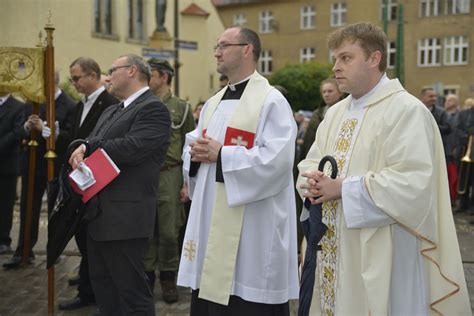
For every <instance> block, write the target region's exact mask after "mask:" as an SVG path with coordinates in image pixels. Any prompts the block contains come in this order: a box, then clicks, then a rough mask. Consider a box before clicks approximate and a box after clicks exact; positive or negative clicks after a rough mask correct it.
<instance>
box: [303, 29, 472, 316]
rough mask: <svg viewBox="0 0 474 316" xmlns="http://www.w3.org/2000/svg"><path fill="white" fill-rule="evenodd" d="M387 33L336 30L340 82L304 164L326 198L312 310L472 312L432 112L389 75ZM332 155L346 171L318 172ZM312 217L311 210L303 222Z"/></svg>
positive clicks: (416, 314) (307, 177) (318, 194)
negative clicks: (337, 95)
mask: <svg viewBox="0 0 474 316" xmlns="http://www.w3.org/2000/svg"><path fill="white" fill-rule="evenodd" d="M386 47H387V38H386V35H385V34H384V33H383V31H382V30H381V29H380V28H379V27H377V26H375V25H372V24H370V23H357V24H353V25H348V26H346V27H343V28H341V29H338V30H337V31H335V32H334V33H332V34H331V35H330V36H329V48H330V50H331V51H332V53H333V54H334V57H335V64H334V67H333V71H334V74H335V77H336V80H337V82H338V83H339V88H340V89H341V91H343V92H347V93H350V95H349V96H348V97H347V98H345V99H344V100H342V101H340V102H339V103H336V104H335V105H334V106H332V107H331V108H330V109H329V110H328V112H327V114H326V116H325V118H324V120H323V122H322V123H321V125H320V126H319V128H318V130H317V132H316V140H315V142H314V144H313V146H312V147H311V150H310V152H309V153H308V156H307V157H306V159H305V160H303V161H302V162H301V163H300V164H299V165H298V167H299V170H300V176H299V178H298V183H297V188H298V189H299V191H300V193H301V195H302V197H303V198H309V199H310V201H311V202H312V203H313V204H315V203H321V202H322V203H323V206H322V215H323V222H324V223H325V224H326V225H327V226H328V230H327V232H326V234H325V236H324V237H323V239H322V240H321V243H320V246H321V251H319V252H318V260H317V270H316V284H315V286H314V293H313V300H312V305H311V311H310V314H311V315H351V316H358V315H364V316H368V315H371V316H377V315H391V316H395V315H397V316H405V315H410V316H421V315H423V316H426V315H449V316H452V315H460V316H461V315H471V309H470V303H469V297H468V294H467V288H466V282H465V278H464V272H463V267H462V262H461V256H460V251H459V245H458V241H457V238H456V231H455V226H454V222H453V216H452V212H451V204H450V201H449V189H448V181H447V175H446V163H445V159H444V151H443V144H442V141H441V136H440V133H439V129H438V126H437V124H436V122H435V121H434V119H433V117H432V115H431V113H430V112H429V111H428V110H427V109H426V107H425V106H424V105H423V104H422V103H421V102H420V101H419V100H418V99H416V98H415V97H414V96H412V95H410V94H409V93H408V92H407V91H406V90H405V89H404V88H403V87H402V85H401V84H400V82H399V81H398V80H397V79H392V80H390V79H389V78H387V76H386V74H385V70H386V66H387V53H386ZM325 155H331V156H333V157H334V158H335V159H336V161H337V164H338V170H339V175H338V177H337V178H336V179H335V180H333V179H331V178H330V177H329V176H327V175H326V173H323V172H319V171H317V167H318V163H319V161H320V159H321V158H322V157H323V156H325ZM307 216H308V212H303V214H302V220H304V218H305V217H307Z"/></svg>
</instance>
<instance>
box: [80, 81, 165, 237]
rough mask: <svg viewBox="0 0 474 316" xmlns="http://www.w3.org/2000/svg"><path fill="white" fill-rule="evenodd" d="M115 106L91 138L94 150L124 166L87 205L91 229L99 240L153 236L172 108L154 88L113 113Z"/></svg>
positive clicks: (101, 119) (98, 125)
mask: <svg viewBox="0 0 474 316" xmlns="http://www.w3.org/2000/svg"><path fill="white" fill-rule="evenodd" d="M117 108H118V106H112V107H110V108H108V109H107V110H105V111H104V113H103V114H102V116H101V117H100V119H99V121H98V122H97V125H96V127H95V128H94V130H93V131H92V133H91V137H90V138H88V143H89V145H90V149H91V152H93V151H95V150H96V149H98V148H103V149H104V150H105V151H106V152H107V154H108V155H109V156H110V158H111V159H112V160H113V161H114V162H115V163H116V164H117V166H118V168H119V169H120V175H119V176H118V177H117V178H116V179H115V180H114V181H113V182H111V183H110V184H109V185H108V186H106V187H105V188H104V189H103V190H102V191H101V192H99V194H98V195H96V196H95V197H94V198H92V199H91V200H90V201H89V202H88V204H87V213H88V215H89V216H88V217H89V218H90V217H91V216H90V215H91V214H95V217H94V218H93V219H91V221H90V222H89V225H88V232H89V234H90V236H91V237H92V239H94V240H96V241H110V240H124V239H134V238H147V237H151V236H152V235H153V231H154V226H155V216H156V211H157V210H156V207H157V203H156V192H157V189H158V181H159V171H160V167H161V165H162V164H163V161H164V157H165V155H166V150H167V148H168V145H169V139H170V133H171V127H170V126H171V119H170V114H169V112H168V109H167V108H166V106H165V105H163V103H161V102H160V101H159V100H158V99H157V98H156V97H155V96H154V95H153V94H152V93H151V92H150V90H148V91H146V92H144V93H143V94H142V95H140V96H139V97H138V98H137V99H136V100H135V101H134V102H132V103H131V104H130V105H129V106H127V107H126V108H125V109H123V110H121V111H120V112H119V113H118V114H115V115H114V112H115V111H116V110H117ZM112 115H113V118H112V119H110V117H111V116H112ZM104 122H105V124H104ZM102 125H104V126H102Z"/></svg>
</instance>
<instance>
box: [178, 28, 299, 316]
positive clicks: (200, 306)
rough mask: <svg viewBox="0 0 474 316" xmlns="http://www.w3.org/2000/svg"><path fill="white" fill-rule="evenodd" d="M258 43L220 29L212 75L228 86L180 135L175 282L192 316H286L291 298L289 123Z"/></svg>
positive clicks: (243, 31) (292, 134) (294, 278)
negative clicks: (181, 199) (184, 195)
mask: <svg viewBox="0 0 474 316" xmlns="http://www.w3.org/2000/svg"><path fill="white" fill-rule="evenodd" d="M259 55H260V39H259V38H258V35H257V34H256V33H255V32H254V31H252V30H250V29H247V28H243V27H232V28H229V29H227V30H225V31H224V33H223V34H222V35H221V36H220V38H219V40H218V43H217V45H216V47H215V54H214V56H215V57H216V59H217V71H218V72H219V73H221V74H223V75H226V76H227V77H228V78H229V83H228V85H227V86H225V87H224V88H223V89H222V90H221V91H219V92H218V93H216V94H215V95H214V96H213V97H211V98H210V99H209V100H208V101H207V102H206V104H205V105H204V108H203V109H202V112H201V115H200V119H199V124H198V126H197V128H196V129H195V130H194V131H193V132H191V133H188V134H187V135H186V144H187V146H186V147H185V149H184V154H183V161H184V163H183V169H184V173H185V175H186V178H187V179H186V180H187V181H186V182H187V183H188V185H189V192H190V197H191V200H192V201H193V202H192V203H191V211H190V215H189V220H188V223H187V227H186V234H185V238H184V244H183V250H182V256H181V263H180V267H179V271H178V285H181V286H187V287H191V288H192V289H193V292H192V301H191V315H222V316H224V315H259V316H265V315H272V316H273V315H289V304H288V300H290V299H296V298H297V297H298V288H299V285H298V268H297V250H296V212H295V194H294V191H293V175H292V167H293V159H294V152H295V145H294V144H295V138H296V124H295V121H294V119H293V112H292V110H291V108H290V106H289V104H288V102H287V101H286V99H285V98H284V97H283V95H282V94H281V93H280V92H279V91H278V90H277V89H275V88H274V87H272V86H271V85H270V84H269V83H268V81H267V79H265V78H264V77H262V76H261V75H260V74H259V73H258V72H257V71H256V68H257V62H258V57H259Z"/></svg>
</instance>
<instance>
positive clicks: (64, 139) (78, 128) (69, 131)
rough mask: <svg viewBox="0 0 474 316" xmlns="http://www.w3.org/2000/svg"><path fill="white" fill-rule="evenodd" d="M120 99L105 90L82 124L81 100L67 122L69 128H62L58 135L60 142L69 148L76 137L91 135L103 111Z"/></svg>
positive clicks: (82, 108) (83, 137) (82, 105)
mask: <svg viewBox="0 0 474 316" xmlns="http://www.w3.org/2000/svg"><path fill="white" fill-rule="evenodd" d="M117 103H119V101H118V100H117V99H116V98H114V97H113V96H112V95H110V93H108V92H107V91H106V90H104V91H103V92H102V93H101V94H99V96H98V97H97V99H96V100H95V102H94V104H92V107H91V109H90V110H89V113H87V116H86V118H85V119H84V122H83V123H82V125H81V116H82V111H83V110H84V103H82V101H79V102H78V103H77V105H76V107H75V109H74V114H73V115H72V116H71V117H70V118H69V122H68V124H67V128H66V129H65V130H61V133H60V134H59V137H58V144H60V146H63V147H65V148H67V146H69V144H70V143H71V142H72V141H73V140H75V139H79V138H82V139H85V138H87V137H89V135H90V133H91V132H92V130H93V129H94V127H95V125H96V124H97V121H98V120H99V117H100V116H101V115H102V112H104V110H105V109H106V108H108V107H109V106H111V105H113V104H117Z"/></svg>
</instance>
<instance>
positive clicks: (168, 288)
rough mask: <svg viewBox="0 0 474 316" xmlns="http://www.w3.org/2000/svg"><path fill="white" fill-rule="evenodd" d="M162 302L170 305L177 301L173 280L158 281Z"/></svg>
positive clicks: (176, 290)
mask: <svg viewBox="0 0 474 316" xmlns="http://www.w3.org/2000/svg"><path fill="white" fill-rule="evenodd" d="M160 284H161V292H162V295H163V300H164V301H165V302H166V303H168V304H172V303H175V302H177V301H178V287H177V286H176V282H175V281H174V280H160Z"/></svg>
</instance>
